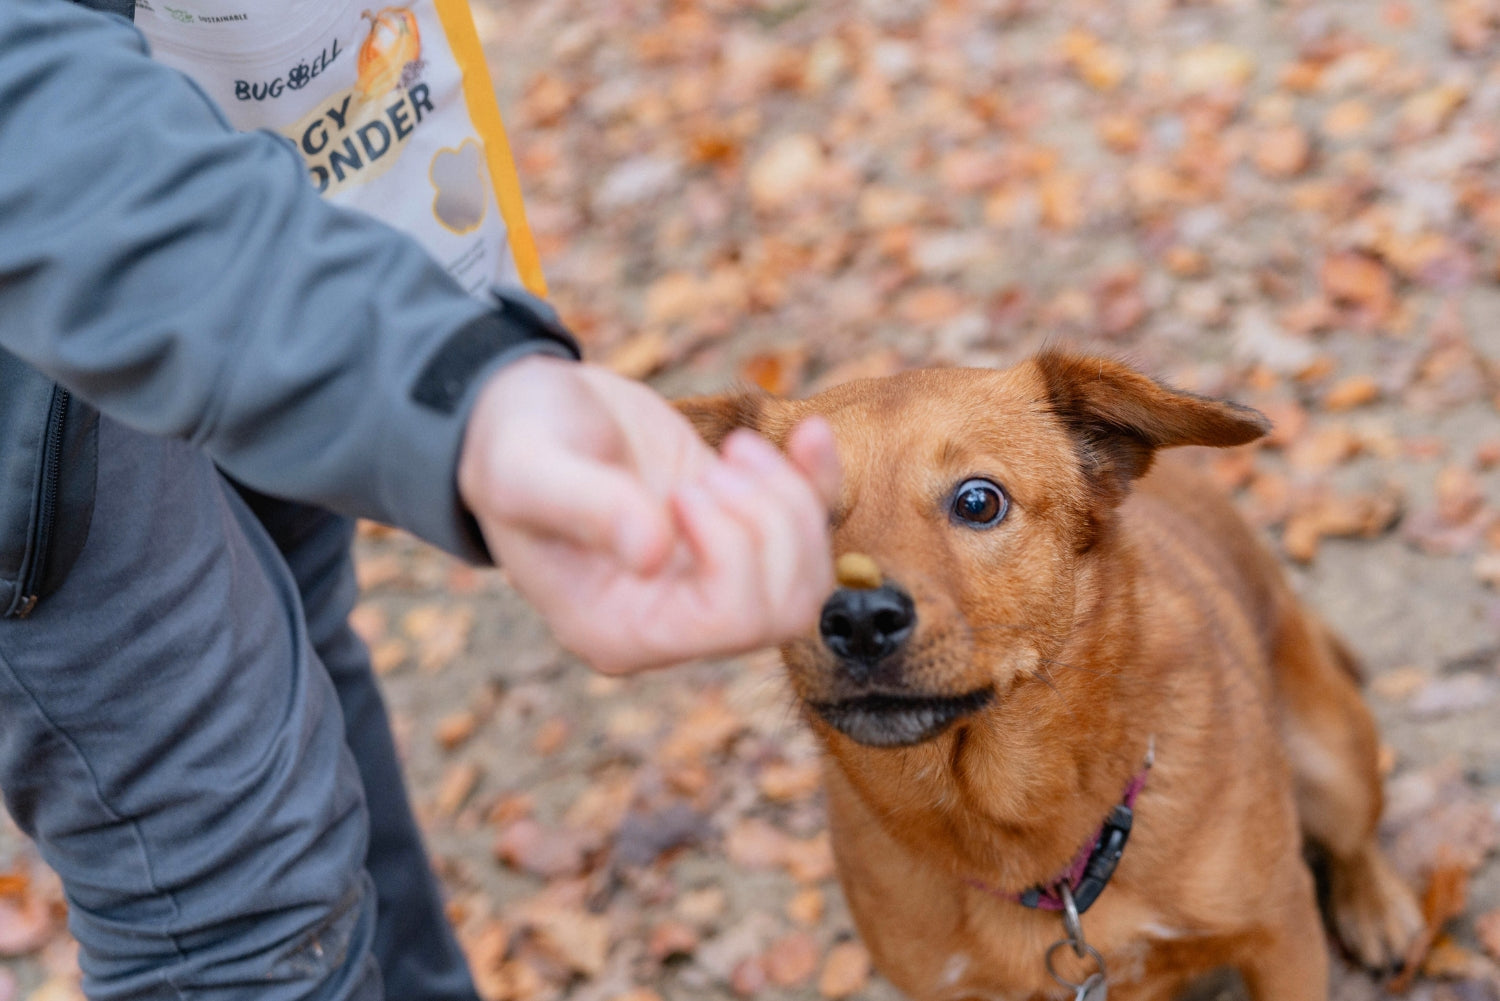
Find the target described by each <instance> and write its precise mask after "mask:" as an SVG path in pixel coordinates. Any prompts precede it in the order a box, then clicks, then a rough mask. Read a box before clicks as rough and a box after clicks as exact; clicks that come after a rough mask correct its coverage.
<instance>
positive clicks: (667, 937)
mask: <svg viewBox="0 0 1500 1001" xmlns="http://www.w3.org/2000/svg"><path fill="white" fill-rule="evenodd" d="M697 948H698V932H697V931H695V930H694V929H693V927H692V926H691V925H689V924H686V923H684V922H682V921H671V920H668V921H662V922H660V923H658V924H657V925H656V926H655V927H654V928H652V929H651V934H650V936H649V937H648V938H647V940H646V952H647V953H648V954H649V955H650V956H651V958H652V959H654V960H656V961H657V962H658V963H660V962H665V961H666V960H668V959H670V958H672V957H673V956H691V955H692V954H693V950H695V949H697Z"/></svg>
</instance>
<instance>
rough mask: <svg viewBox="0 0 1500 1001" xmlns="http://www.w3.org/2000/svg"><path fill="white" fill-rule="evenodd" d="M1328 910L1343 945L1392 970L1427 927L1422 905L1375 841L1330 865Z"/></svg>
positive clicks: (1367, 962) (1371, 963) (1361, 958)
mask: <svg viewBox="0 0 1500 1001" xmlns="http://www.w3.org/2000/svg"><path fill="white" fill-rule="evenodd" d="M1328 890H1329V910H1330V911H1331V915H1330V916H1331V917H1332V919H1333V930H1334V932H1335V934H1337V935H1338V937H1339V940H1340V941H1341V942H1342V943H1343V945H1344V948H1345V949H1347V950H1349V952H1350V954H1351V955H1352V956H1353V957H1354V958H1355V959H1357V960H1358V961H1359V962H1360V963H1361V964H1363V965H1364V966H1367V967H1369V968H1370V969H1372V970H1381V971H1389V970H1394V969H1396V968H1397V967H1399V966H1400V965H1401V962H1402V959H1403V957H1405V955H1406V951H1407V948H1408V947H1409V946H1410V945H1411V943H1412V940H1413V939H1415V938H1416V937H1417V935H1418V934H1420V933H1421V931H1422V927H1423V920H1422V909H1421V907H1420V906H1419V905H1418V904H1417V898H1416V895H1415V894H1413V893H1412V891H1411V888H1410V887H1408V886H1407V885H1406V882H1405V881H1404V880H1402V878H1401V877H1400V876H1398V875H1397V874H1396V871H1395V870H1394V869H1392V868H1391V864H1390V863H1389V862H1387V861H1386V859H1385V856H1384V855H1382V854H1381V853H1380V850H1379V849H1378V848H1376V847H1375V846H1374V845H1370V846H1368V847H1367V848H1365V850H1364V851H1362V852H1360V853H1359V854H1357V855H1355V856H1353V857H1352V858H1349V859H1342V860H1339V861H1336V862H1334V863H1333V864H1332V865H1331V866H1330V872H1329V886H1328Z"/></svg>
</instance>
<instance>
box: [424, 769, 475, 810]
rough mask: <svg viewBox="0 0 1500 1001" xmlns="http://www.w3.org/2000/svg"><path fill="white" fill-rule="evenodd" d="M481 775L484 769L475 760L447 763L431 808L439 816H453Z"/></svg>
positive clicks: (465, 800)
mask: <svg viewBox="0 0 1500 1001" xmlns="http://www.w3.org/2000/svg"><path fill="white" fill-rule="evenodd" d="M483 777H484V769H483V768H481V767H480V765H479V763H478V762H477V761H458V762H455V763H453V764H451V765H449V766H448V767H447V768H445V769H444V770H443V777H442V779H441V781H439V782H438V789H437V795H435V796H434V797H433V801H432V802H433V809H435V810H436V811H437V812H438V815H439V816H442V817H452V816H454V815H455V814H457V813H458V811H459V810H460V809H461V808H462V807H463V805H464V803H466V802H468V799H469V797H470V796H471V795H472V794H473V792H474V788H475V787H476V786H478V785H479V780H480V779H481V778H483Z"/></svg>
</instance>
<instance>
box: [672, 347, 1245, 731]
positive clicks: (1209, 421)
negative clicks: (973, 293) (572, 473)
mask: <svg viewBox="0 0 1500 1001" xmlns="http://www.w3.org/2000/svg"><path fill="white" fill-rule="evenodd" d="M679 406H680V408H681V409H682V411H683V412H684V413H685V414H686V415H687V416H688V417H689V419H690V420H692V421H693V423H694V425H695V426H696V427H697V428H698V430H699V432H700V433H701V434H702V435H703V436H704V438H705V439H707V440H708V441H709V442H710V443H711V444H715V445H717V444H718V443H719V442H720V441H721V440H722V439H723V438H724V436H725V435H727V434H728V433H729V432H730V431H731V430H732V429H734V428H736V427H750V428H753V429H755V430H757V431H759V432H761V433H762V434H764V435H766V436H767V437H768V438H770V439H771V440H772V441H774V442H776V443H778V444H782V443H784V442H785V440H786V437H787V435H788V434H789V432H790V431H791V429H792V428H793V427H794V426H795V425H796V423H797V422H798V421H800V420H801V419H802V418H804V417H806V416H808V415H810V414H821V415H822V416H824V417H825V418H827V420H828V421H829V422H830V423H831V425H832V426H833V429H834V433H835V437H836V439H837V442H838V450H839V457H840V459H841V461H842V463H843V468H844V486H843V493H842V497H841V499H840V501H839V504H838V507H837V510H836V511H835V512H834V514H833V546H834V553H835V554H836V555H837V554H843V553H864V554H867V555H868V556H870V557H872V558H873V559H874V561H875V563H876V565H877V566H878V568H879V571H880V578H881V580H880V583H879V586H876V587H858V588H853V587H840V588H839V589H838V590H837V591H835V592H834V593H833V595H832V596H830V597H829V599H828V602H827V604H826V605H825V606H824V608H823V613H822V616H821V621H820V623H819V630H818V635H816V636H808V637H806V638H804V639H800V640H797V641H795V642H792V643H790V644H788V645H787V646H786V647H785V648H784V650H783V653H784V655H785V659H786V662H787V666H788V668H789V669H790V674H791V680H792V684H793V686H794V688H795V690H796V693H797V695H798V696H799V697H800V698H801V699H802V701H803V702H804V703H805V704H806V705H807V707H809V708H810V709H811V710H812V716H813V717H814V719H815V721H816V722H817V725H819V727H820V729H823V728H827V729H825V730H824V733H825V736H827V737H828V738H829V739H838V738H836V737H835V736H834V733H835V732H836V733H838V734H842V735H843V737H846V738H848V739H850V740H853V741H855V742H857V743H859V744H864V745H867V746H875V747H899V746H907V745H912V744H917V743H920V742H922V741H925V740H928V739H930V738H932V737H935V736H936V735H938V734H940V733H942V732H943V731H944V730H945V729H947V728H948V727H949V725H950V724H952V723H953V722H954V721H956V720H959V719H961V718H964V717H966V716H970V715H972V714H974V713H977V712H980V711H982V710H983V709H984V708H985V707H986V706H988V705H990V704H992V703H994V702H996V701H997V700H1000V699H1005V698H1008V697H1010V696H1011V695H1012V693H1013V692H1014V691H1015V690H1016V689H1017V688H1018V687H1020V686H1023V685H1026V684H1045V683H1046V681H1045V677H1044V675H1043V674H1041V673H1040V672H1038V667H1039V665H1042V664H1044V663H1046V662H1047V661H1048V659H1049V658H1051V657H1052V656H1054V655H1055V653H1056V652H1057V650H1058V649H1059V648H1060V647H1061V646H1062V644H1063V643H1064V641H1065V639H1066V637H1067V635H1068V634H1069V632H1070V631H1071V630H1072V628H1073V622H1074V618H1075V615H1076V614H1077V611H1078V609H1079V608H1080V607H1081V603H1082V599H1083V598H1085V597H1087V596H1086V595H1082V594H1080V590H1081V589H1087V588H1089V587H1097V586H1099V581H1098V575H1097V574H1093V575H1091V574H1090V573H1089V572H1088V570H1089V563H1090V561H1091V560H1099V559H1103V558H1106V557H1105V556H1104V555H1102V554H1103V553H1106V552H1107V550H1108V548H1109V540H1110V536H1111V527H1112V525H1113V522H1114V512H1115V510H1116V508H1117V507H1118V505H1119V504H1120V502H1121V501H1122V500H1123V499H1124V497H1125V496H1126V494H1127V492H1128V490H1129V487H1130V483H1131V481H1133V480H1135V479H1136V478H1138V477H1140V476H1142V475H1143V474H1144V473H1145V472H1146V471H1147V469H1148V468H1149V467H1150V466H1151V462H1152V457H1153V455H1154V454H1155V452H1156V450H1157V449H1159V448H1167V447H1172V446H1177V445H1213V446H1228V445H1239V444H1243V443H1245V442H1248V441H1251V440H1253V439H1255V438H1258V437H1260V436H1261V435H1263V434H1265V433H1266V431H1267V430H1268V427H1269V425H1268V423H1267V421H1266V419H1265V418H1264V417H1263V416H1261V415H1260V414H1259V413H1257V412H1256V411H1254V410H1250V409H1247V408H1244V407H1240V406H1237V405H1235V404H1232V403H1224V402H1220V401H1217V400H1209V399H1204V398H1202V397H1198V396H1194V395H1191V394H1188V393H1182V392H1178V391H1175V390H1172V389H1170V388H1167V387H1165V386H1163V385H1161V384H1159V383H1157V382H1154V381H1152V380H1151V379H1149V378H1147V377H1146V376H1143V375H1141V374H1139V373H1138V372H1135V371H1132V370H1131V369H1129V368H1126V367H1125V366H1123V365H1120V364H1118V363H1115V362H1112V361H1107V360H1104V359H1100V358H1090V357H1082V356H1077V355H1071V354H1065V353H1061V352H1048V353H1044V354H1041V355H1039V356H1037V357H1036V358H1034V359H1032V360H1031V361H1029V362H1027V363H1024V364H1022V365H1019V366H1017V367H1015V368H1012V369H1008V370H1005V371H991V370H980V369H929V370H920V371H913V372H907V373H903V374H901V375H896V376H892V377H889V378H885V379H873V380H864V381H859V382H851V383H846V384H844V385H841V386H838V387H835V388H834V389H830V390H828V391H827V392H825V393H822V394H820V395H818V396H815V397H813V398H811V399H808V400H801V401H792V400H781V399H776V398H773V397H768V396H763V395H754V394H742V395H732V396H722V397H713V398H700V399H693V400H684V401H681V403H680V404H679ZM868 583H872V584H873V583H874V582H873V581H870V582H868Z"/></svg>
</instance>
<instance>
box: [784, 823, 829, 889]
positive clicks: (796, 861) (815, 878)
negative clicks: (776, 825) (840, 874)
mask: <svg viewBox="0 0 1500 1001" xmlns="http://www.w3.org/2000/svg"><path fill="white" fill-rule="evenodd" d="M782 864H783V865H785V866H786V870H787V872H788V873H790V874H791V876H792V878H793V879H795V880H796V881H797V882H799V883H818V882H821V881H823V880H825V879H831V878H832V877H833V872H834V867H833V846H832V844H831V843H830V842H829V838H828V832H827V831H821V832H819V833H818V834H815V835H813V836H812V837H810V838H797V839H791V840H789V841H787V842H786V845H785V847H784V849H783V851H782Z"/></svg>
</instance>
